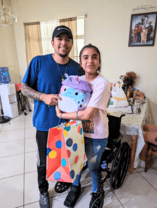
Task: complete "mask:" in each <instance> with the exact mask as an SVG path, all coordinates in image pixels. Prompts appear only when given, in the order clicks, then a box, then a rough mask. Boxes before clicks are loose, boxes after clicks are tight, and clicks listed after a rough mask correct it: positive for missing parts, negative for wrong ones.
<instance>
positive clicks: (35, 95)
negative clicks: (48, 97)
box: [21, 83, 42, 100]
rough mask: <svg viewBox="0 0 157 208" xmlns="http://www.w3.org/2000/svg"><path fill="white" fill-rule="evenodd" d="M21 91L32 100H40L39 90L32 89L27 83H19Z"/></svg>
mask: <svg viewBox="0 0 157 208" xmlns="http://www.w3.org/2000/svg"><path fill="white" fill-rule="evenodd" d="M21 91H22V94H24V95H25V96H27V97H30V98H32V99H34V100H41V99H40V97H41V94H42V93H41V92H38V91H35V90H34V89H32V88H31V87H29V86H28V85H26V84H24V83H22V85H21Z"/></svg>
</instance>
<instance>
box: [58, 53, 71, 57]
mask: <svg viewBox="0 0 157 208" xmlns="http://www.w3.org/2000/svg"><path fill="white" fill-rule="evenodd" d="M68 54H69V53H66V54H64V55H63V54H61V53H59V55H60V56H61V57H62V58H65V57H66V56H68Z"/></svg>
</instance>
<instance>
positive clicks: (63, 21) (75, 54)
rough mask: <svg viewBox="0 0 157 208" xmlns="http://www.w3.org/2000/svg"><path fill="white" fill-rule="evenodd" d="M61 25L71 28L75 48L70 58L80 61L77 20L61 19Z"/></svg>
mask: <svg viewBox="0 0 157 208" xmlns="http://www.w3.org/2000/svg"><path fill="white" fill-rule="evenodd" d="M59 22H60V25H65V26H67V27H69V28H70V29H71V31H72V34H73V47H72V50H71V52H70V54H69V56H70V58H72V59H74V60H75V61H78V48H77V18H76V17H73V18H67V19H60V20H59Z"/></svg>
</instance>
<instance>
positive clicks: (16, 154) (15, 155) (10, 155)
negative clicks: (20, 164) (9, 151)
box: [0, 153, 24, 159]
mask: <svg viewBox="0 0 157 208" xmlns="http://www.w3.org/2000/svg"><path fill="white" fill-rule="evenodd" d="M23 154H24V153H20V154H16V155H7V156H3V157H0V159H2V158H6V157H13V156H18V155H23Z"/></svg>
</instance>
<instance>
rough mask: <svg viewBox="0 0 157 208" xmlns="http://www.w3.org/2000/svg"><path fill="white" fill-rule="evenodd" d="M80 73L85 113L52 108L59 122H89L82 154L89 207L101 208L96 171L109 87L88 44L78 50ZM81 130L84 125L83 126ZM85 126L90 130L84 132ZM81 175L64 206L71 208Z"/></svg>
mask: <svg viewBox="0 0 157 208" xmlns="http://www.w3.org/2000/svg"><path fill="white" fill-rule="evenodd" d="M79 58H80V66H81V69H80V71H81V72H83V73H84V74H85V75H83V76H81V77H80V78H81V79H84V80H86V81H87V82H89V83H90V85H91V87H92V91H93V92H92V96H91V99H90V101H89V103H88V106H87V108H86V109H85V110H82V111H78V113H77V112H73V113H62V112H61V111H60V110H59V108H58V106H56V114H57V116H58V117H60V116H61V117H62V119H73V120H74V119H78V120H82V122H85V124H86V123H87V122H89V123H88V124H89V125H86V128H84V138H85V152H86V156H87V159H88V168H89V171H90V174H91V178H92V184H93V190H92V198H91V202H90V205H89V207H92V204H93V203H94V202H95V200H96V199H98V207H100V208H101V207H102V206H103V199H104V191H103V187H102V185H101V183H100V181H101V172H100V171H99V167H100V162H101V156H102V153H103V151H104V150H105V147H106V145H107V141H108V119H107V116H106V107H107V103H108V100H109V95H110V83H109V82H108V80H106V79H105V78H104V77H103V76H102V75H100V74H99V72H100V69H101V55H100V52H99V50H98V48H97V47H95V46H93V45H91V44H89V45H86V46H84V47H83V48H82V50H81V52H80V56H79ZM84 126H85V125H84ZM87 126H88V127H89V128H91V129H87ZM80 178H81V172H80V174H78V175H77V176H76V180H75V181H74V183H73V184H72V186H71V191H70V192H69V194H68V195H67V197H66V199H65V202H64V205H65V206H67V207H74V205H75V203H76V201H77V199H78V197H79V195H80V193H81V185H80Z"/></svg>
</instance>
